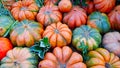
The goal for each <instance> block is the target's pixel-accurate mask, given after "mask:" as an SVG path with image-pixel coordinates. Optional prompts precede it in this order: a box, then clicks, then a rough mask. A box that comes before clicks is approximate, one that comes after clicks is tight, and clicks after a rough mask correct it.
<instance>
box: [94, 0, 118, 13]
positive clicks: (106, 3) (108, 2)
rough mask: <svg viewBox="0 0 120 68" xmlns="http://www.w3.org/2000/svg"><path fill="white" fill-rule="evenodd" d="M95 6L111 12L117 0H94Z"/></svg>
mask: <svg viewBox="0 0 120 68" xmlns="http://www.w3.org/2000/svg"><path fill="white" fill-rule="evenodd" d="M93 2H94V4H95V8H96V9H97V10H99V11H100V12H110V11H111V10H112V9H113V7H114V6H115V2H116V0H93Z"/></svg>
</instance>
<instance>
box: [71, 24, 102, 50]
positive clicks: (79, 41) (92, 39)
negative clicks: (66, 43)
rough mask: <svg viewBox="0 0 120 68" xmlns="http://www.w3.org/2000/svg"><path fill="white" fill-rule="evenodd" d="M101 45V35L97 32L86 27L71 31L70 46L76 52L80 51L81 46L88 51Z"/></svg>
mask: <svg viewBox="0 0 120 68" xmlns="http://www.w3.org/2000/svg"><path fill="white" fill-rule="evenodd" d="M100 43H101V35H100V33H99V31H97V30H96V29H94V28H91V27H90V26H87V25H82V26H81V27H78V28H76V29H74V30H73V35H72V44H73V46H74V47H76V49H77V50H79V51H81V50H82V49H81V48H80V47H81V46H82V45H85V46H87V47H88V50H89V51H90V50H93V49H96V48H98V46H99V44H100Z"/></svg>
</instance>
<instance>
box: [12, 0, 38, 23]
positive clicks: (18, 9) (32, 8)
mask: <svg viewBox="0 0 120 68" xmlns="http://www.w3.org/2000/svg"><path fill="white" fill-rule="evenodd" d="M38 10H39V8H38V6H37V5H36V4H35V2H34V0H23V1H17V2H15V3H14V4H13V5H12V9H11V13H12V15H13V17H14V18H15V19H16V20H19V21H22V20H24V19H29V20H35V17H36V15H37V11H38Z"/></svg>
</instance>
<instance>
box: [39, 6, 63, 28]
mask: <svg viewBox="0 0 120 68" xmlns="http://www.w3.org/2000/svg"><path fill="white" fill-rule="evenodd" d="M37 20H38V22H40V23H41V24H43V25H44V26H47V25H50V24H51V23H56V22H59V21H61V20H62V14H61V13H60V11H59V9H58V7H57V6H54V5H46V6H43V7H42V8H41V9H40V11H39V13H38V14H37Z"/></svg>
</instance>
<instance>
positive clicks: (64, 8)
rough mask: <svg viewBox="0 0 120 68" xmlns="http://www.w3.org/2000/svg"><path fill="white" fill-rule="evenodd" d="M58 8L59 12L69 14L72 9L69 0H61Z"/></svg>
mask: <svg viewBox="0 0 120 68" xmlns="http://www.w3.org/2000/svg"><path fill="white" fill-rule="evenodd" d="M58 7H59V9H60V11H61V12H69V11H70V10H71V9H72V3H71V1H70V0H61V1H60V2H59V4H58Z"/></svg>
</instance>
